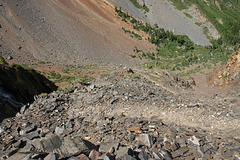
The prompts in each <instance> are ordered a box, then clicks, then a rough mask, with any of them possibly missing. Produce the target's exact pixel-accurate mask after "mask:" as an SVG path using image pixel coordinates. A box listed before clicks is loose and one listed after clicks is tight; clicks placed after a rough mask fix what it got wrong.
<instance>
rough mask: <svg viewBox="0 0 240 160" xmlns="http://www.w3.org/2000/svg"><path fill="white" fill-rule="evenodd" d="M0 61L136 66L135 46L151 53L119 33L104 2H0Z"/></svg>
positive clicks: (146, 45) (110, 8) (118, 21)
mask: <svg viewBox="0 0 240 160" xmlns="http://www.w3.org/2000/svg"><path fill="white" fill-rule="evenodd" d="M0 3H1V4H2V6H0V11H1V15H0V17H1V20H0V24H1V32H0V36H1V37H2V38H1V48H2V51H3V56H4V57H8V56H12V57H13V58H14V59H17V60H18V61H24V63H32V62H33V61H40V60H42V61H50V62H54V63H62V64H65V63H68V62H71V63H75V64H78V63H84V62H87V63H101V64H111V65H115V64H116V63H117V64H123V65H135V64H137V63H138V62H136V60H135V59H134V60H133V59H131V58H130V57H129V55H128V54H129V53H131V52H132V51H133V49H134V46H141V47H143V49H144V48H145V49H147V48H149V47H151V45H150V44H149V43H147V41H145V40H142V41H138V40H136V39H134V38H132V37H130V36H129V35H126V34H124V32H123V31H122V26H125V25H126V24H122V22H121V19H119V18H117V16H116V15H115V12H114V6H113V5H111V4H110V3H108V2H107V1H105V0H97V1H93V0H91V1H88V0H70V1H63V0H51V1H48V0H41V1H38V0H33V1H27V0H8V1H4V0H1V1H0Z"/></svg>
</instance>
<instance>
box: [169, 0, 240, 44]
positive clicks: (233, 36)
mask: <svg viewBox="0 0 240 160" xmlns="http://www.w3.org/2000/svg"><path fill="white" fill-rule="evenodd" d="M171 1H172V2H173V5H175V6H176V8H177V9H179V10H182V9H187V8H188V7H189V6H191V5H193V4H194V5H196V6H197V7H198V9H199V10H200V11H201V13H202V14H203V15H205V16H206V18H207V19H208V20H209V21H211V23H212V24H213V25H214V26H215V27H216V29H217V30H218V32H219V33H220V34H221V38H220V39H218V40H217V41H212V43H213V44H214V45H233V46H235V45H239V42H240V16H239V15H240V1H239V0H218V1H217V2H218V3H219V5H220V8H219V7H218V6H217V5H216V4H215V1H208V2H205V1H197V0H184V1H180V0H171ZM218 19H221V20H222V21H223V24H221V23H219V21H218Z"/></svg>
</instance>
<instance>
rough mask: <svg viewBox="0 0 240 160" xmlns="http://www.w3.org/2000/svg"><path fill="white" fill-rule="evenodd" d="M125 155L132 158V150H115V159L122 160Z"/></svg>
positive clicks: (125, 148) (126, 148)
mask: <svg viewBox="0 0 240 160" xmlns="http://www.w3.org/2000/svg"><path fill="white" fill-rule="evenodd" d="M126 155H130V156H132V155H133V150H131V149H130V148H128V147H122V148H119V150H117V152H116V159H122V157H124V156H126Z"/></svg>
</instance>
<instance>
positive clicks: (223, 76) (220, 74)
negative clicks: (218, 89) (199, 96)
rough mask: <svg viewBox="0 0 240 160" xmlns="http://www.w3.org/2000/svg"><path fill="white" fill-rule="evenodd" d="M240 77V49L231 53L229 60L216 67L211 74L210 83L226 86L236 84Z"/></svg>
mask: <svg viewBox="0 0 240 160" xmlns="http://www.w3.org/2000/svg"><path fill="white" fill-rule="evenodd" d="M239 78H240V49H238V50H237V51H236V52H235V53H233V54H232V55H231V57H230V58H229V59H228V61H227V62H226V63H225V64H224V65H223V66H220V67H218V68H216V69H215V70H214V71H213V72H212V73H211V75H210V78H209V83H210V84H211V85H212V86H226V85H230V84H234V83H236V82H237V81H239Z"/></svg>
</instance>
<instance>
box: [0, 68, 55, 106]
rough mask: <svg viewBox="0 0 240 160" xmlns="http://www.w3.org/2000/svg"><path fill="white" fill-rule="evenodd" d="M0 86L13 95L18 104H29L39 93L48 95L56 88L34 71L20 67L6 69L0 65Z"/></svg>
mask: <svg viewBox="0 0 240 160" xmlns="http://www.w3.org/2000/svg"><path fill="white" fill-rule="evenodd" d="M0 86H1V87H2V88H3V89H4V90H5V91H6V92H8V93H11V94H13V96H14V97H15V98H16V100H17V101H18V102H21V103H24V104H26V103H29V102H32V101H33V100H34V96H35V95H38V94H40V93H50V92H52V91H54V90H56V89H57V87H56V86H55V85H54V84H53V83H52V82H51V81H49V80H48V79H47V78H45V77H44V76H42V75H40V74H39V73H37V72H36V71H35V70H26V69H24V68H22V67H20V66H17V67H8V66H6V65H1V64H0Z"/></svg>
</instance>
